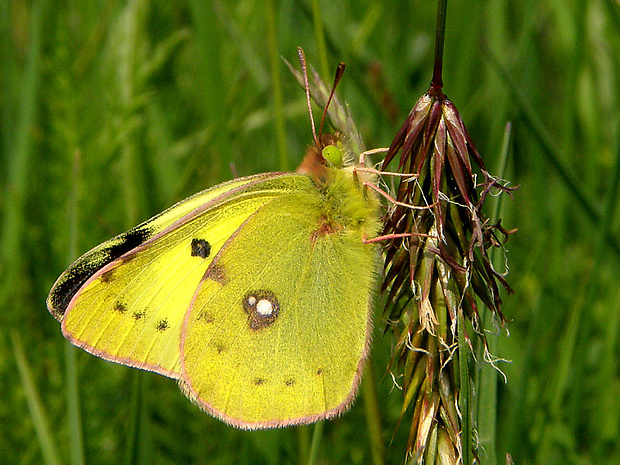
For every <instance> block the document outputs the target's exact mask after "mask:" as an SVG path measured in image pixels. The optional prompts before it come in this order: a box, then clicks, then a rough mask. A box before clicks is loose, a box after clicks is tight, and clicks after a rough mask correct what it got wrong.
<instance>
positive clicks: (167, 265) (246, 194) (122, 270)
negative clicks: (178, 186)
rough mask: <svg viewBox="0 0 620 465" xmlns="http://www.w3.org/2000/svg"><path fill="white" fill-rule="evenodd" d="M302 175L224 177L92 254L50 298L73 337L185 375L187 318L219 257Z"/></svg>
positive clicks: (113, 356) (116, 356)
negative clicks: (182, 342) (182, 357)
mask: <svg viewBox="0 0 620 465" xmlns="http://www.w3.org/2000/svg"><path fill="white" fill-rule="evenodd" d="M295 177H296V176H295V175H290V174H288V175H285V174H276V173H272V174H263V175H258V176H250V177H247V178H240V179H237V180H234V181H231V182H228V183H224V184H220V185H218V186H216V187H214V188H213V189H210V190H207V191H204V192H201V193H199V194H196V195H195V196H193V197H190V198H189V199H186V200H184V201H182V202H180V203H178V204H177V205H175V206H173V207H171V208H170V209H168V210H166V211H165V212H163V213H162V214H160V215H158V216H156V217H154V218H152V219H151V220H148V221H146V222H145V223H143V224H141V225H139V226H137V227H136V228H133V229H132V230H130V231H128V232H127V233H124V234H121V235H120V236H118V237H116V238H113V239H111V240H109V241H107V242H105V243H103V244H102V245H100V246H98V247H96V248H95V249H93V250H92V251H90V252H88V253H86V254H85V255H84V256H82V257H81V258H80V259H78V260H77V261H76V262H75V263H74V264H73V265H72V266H71V267H70V268H69V269H68V270H67V271H66V272H65V273H63V274H62V275H61V276H60V278H59V279H58V281H57V282H56V284H55V285H54V287H53V288H52V290H51V292H50V295H49V297H48V301H47V303H48V308H49V310H50V312H51V313H52V314H53V315H54V316H56V318H58V319H59V320H61V321H62V330H63V333H64V335H65V337H67V338H68V339H69V340H70V341H71V342H72V343H74V344H76V345H78V346H80V347H82V348H84V349H85V350H87V351H88V352H91V353H93V354H95V355H97V356H100V357H102V358H104V359H107V360H111V361H114V362H117V363H122V364H125V365H129V366H134V367H138V368H142V369H147V370H152V371H156V372H159V373H161V374H164V375H166V376H171V377H175V378H176V377H178V376H179V374H180V362H179V338H180V330H181V324H182V322H183V318H184V316H185V313H186V312H187V309H188V308H189V305H190V302H191V299H192V296H193V295H194V293H195V291H196V288H197V287H198V285H199V283H200V280H201V278H202V277H203V275H204V274H205V272H206V270H207V269H208V267H209V265H210V264H211V262H212V260H213V257H214V256H216V255H217V253H218V251H219V250H220V249H221V247H222V245H223V244H224V243H225V242H226V240H227V239H228V238H229V237H230V236H231V235H232V234H233V233H234V232H235V230H236V229H237V228H238V227H239V226H240V225H241V224H243V222H244V221H246V220H247V218H248V217H249V216H251V215H252V214H253V213H254V212H255V211H256V210H257V209H259V208H261V206H262V205H264V204H266V203H269V202H271V201H272V200H273V199H274V198H277V197H279V196H281V195H283V194H284V193H285V192H288V191H289V190H290V189H291V178H295Z"/></svg>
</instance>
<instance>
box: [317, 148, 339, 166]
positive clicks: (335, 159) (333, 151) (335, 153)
mask: <svg viewBox="0 0 620 465" xmlns="http://www.w3.org/2000/svg"><path fill="white" fill-rule="evenodd" d="M321 153H322V155H323V158H325V159H326V160H327V161H328V162H329V163H331V164H332V165H333V166H335V167H336V168H342V150H340V149H339V148H338V147H336V146H335V145H328V146H326V147H325V148H324V149H323V151H322V152H321Z"/></svg>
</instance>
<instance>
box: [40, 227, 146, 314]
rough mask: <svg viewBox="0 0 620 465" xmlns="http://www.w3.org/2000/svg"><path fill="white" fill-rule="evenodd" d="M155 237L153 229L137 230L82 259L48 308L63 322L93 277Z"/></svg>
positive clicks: (59, 283) (58, 285)
mask: <svg viewBox="0 0 620 465" xmlns="http://www.w3.org/2000/svg"><path fill="white" fill-rule="evenodd" d="M152 235H153V231H152V230H151V229H150V228H149V227H146V226H144V225H140V226H136V227H135V228H133V229H130V230H129V231H127V232H125V233H123V234H119V235H118V236H116V237H115V238H113V239H110V240H109V241H107V242H104V243H103V244H101V245H100V246H99V247H97V248H95V249H94V250H91V251H90V252H87V253H86V254H84V255H82V256H81V257H80V258H79V259H78V260H77V261H76V262H75V263H74V264H73V265H72V266H71V267H70V268H69V269H68V270H67V271H66V272H65V273H63V274H62V275H61V277H60V278H58V281H57V282H56V284H55V285H54V287H53V288H52V291H51V292H50V295H49V297H48V299H47V307H48V309H49V311H50V313H51V314H52V315H53V316H54V318H56V319H57V320H58V321H60V320H62V318H63V316H64V314H65V311H66V310H67V307H68V306H69V302H71V299H73V296H74V295H75V294H76V293H77V291H78V290H79V289H80V288H81V287H82V286H83V285H84V283H85V282H86V281H88V279H89V278H90V277H91V276H92V275H94V274H95V273H96V272H97V271H99V270H100V269H101V268H103V267H104V266H106V265H107V264H108V263H111V262H113V261H114V260H116V259H117V258H119V257H121V256H123V255H125V254H126V253H127V252H130V251H131V250H133V249H135V248H136V247H138V246H140V245H141V244H143V243H144V242H145V241H146V240H148V239H149V238H150V237H151V236H152Z"/></svg>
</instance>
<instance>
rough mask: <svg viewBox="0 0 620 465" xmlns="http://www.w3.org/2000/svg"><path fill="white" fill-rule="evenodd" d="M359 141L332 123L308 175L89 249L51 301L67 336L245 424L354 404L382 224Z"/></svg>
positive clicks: (180, 208)
mask: <svg viewBox="0 0 620 465" xmlns="http://www.w3.org/2000/svg"><path fill="white" fill-rule="evenodd" d="M300 60H301V61H302V68H303V70H304V74H303V75H304V79H305V87H306V93H307V98H308V105H310V91H309V84H308V79H307V72H306V67H305V59H303V52H302V51H300ZM317 79H318V78H317ZM317 82H318V81H317ZM336 83H337V81H336V82H335V84H336ZM334 88H335V85H334ZM332 96H333V88H332V93H331V94H330V99H331V97H332ZM330 99H328V102H327V104H326V106H325V108H327V107H328V106H329V100H330ZM338 105H339V106H340V104H339V103H338ZM342 108H344V107H342ZM342 108H341V109H342ZM310 115H311V116H312V114H311V113H310ZM323 117H325V113H324V115H323ZM312 125H313V131H314V122H312ZM321 126H322V124H321ZM351 140H352V139H351V138H350V137H346V136H344V135H343V134H338V133H336V134H331V135H321V131H319V136H318V137H317V136H316V135H315V144H314V146H312V147H311V148H310V149H309V150H308V152H307V154H306V157H305V159H304V161H303V163H302V164H301V166H300V167H299V169H298V170H297V172H295V173H266V174H258V175H254V176H248V177H242V178H239V179H235V180H232V181H229V182H225V183H223V184H220V185H217V186H215V187H212V188H210V189H207V190H205V191H203V192H200V193H198V194H195V195H194V196H192V197H189V198H187V199H185V200H183V201H181V202H179V203H177V204H176V205H174V206H172V207H171V208H169V209H167V210H166V211H164V212H163V213H160V214H159V215H156V216H155V217H153V218H151V219H149V220H147V221H145V222H144V223H142V224H140V225H138V226H136V227H134V228H132V229H130V230H129V231H127V232H125V233H123V234H120V235H118V236H116V237H114V238H112V239H110V240H108V241H107V242H104V243H103V244H101V245H99V246H97V247H95V248H94V249H92V250H91V251H89V252H87V253H85V254H84V255H82V256H81V257H80V258H79V259H78V260H77V261H76V262H75V263H73V264H72V265H71V266H70V267H69V268H68V269H67V270H66V271H65V272H64V273H62V275H61V276H60V277H59V278H58V280H57V281H56V283H55V284H54V285H53V287H52V289H51V291H50V294H49V296H48V299H47V306H48V309H49V311H50V312H51V314H52V315H53V316H54V317H55V318H56V319H57V320H59V321H60V322H61V326H62V333H63V334H64V336H65V337H66V338H67V339H68V340H69V341H70V342H71V343H73V344H75V345H76V346H79V347H81V348H83V349H84V350H86V351H87V352H90V353H91V354H94V355H96V356H99V357H101V358H103V359H106V360H109V361H113V362H116V363H120V364H123V365H128V366H131V367H135V368H140V369H144V370H150V371H154V372H157V373H160V374H162V375H165V376H168V377H171V378H174V379H176V380H178V383H179V385H180V387H181V389H182V391H183V392H184V394H186V395H187V396H188V397H189V398H190V399H191V400H192V401H194V402H195V403H196V404H197V405H198V406H199V407H200V408H202V409H203V410H205V411H206V412H208V413H210V414H212V415H213V416H215V417H217V418H219V419H221V420H223V421H224V422H226V423H228V424H230V425H232V426H235V427H238V428H243V429H257V428H271V427H283V426H290V425H296V424H305V423H310V422H313V421H316V420H320V419H326V418H330V417H333V416H335V415H337V414H339V413H341V412H342V411H344V410H345V409H346V408H347V407H348V406H349V405H350V404H351V402H352V400H353V398H354V397H355V394H356V391H357V386H358V384H359V381H360V377H361V373H362V369H363V364H364V359H365V358H366V356H367V353H368V350H369V341H370V333H371V328H372V321H371V312H372V304H373V295H374V288H375V284H376V281H377V274H378V265H379V253H378V250H377V246H376V245H375V244H373V243H370V242H369V240H370V239H372V238H374V237H376V236H377V234H378V233H379V230H380V220H379V211H380V203H379V201H378V199H377V197H376V194H375V192H374V191H372V190H370V189H368V188H366V187H365V185H364V183H365V181H367V179H366V177H367V176H368V174H367V173H364V172H362V171H358V170H357V169H356V160H357V155H356V153H354V150H352V149H351V146H352V143H351Z"/></svg>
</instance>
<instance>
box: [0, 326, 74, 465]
mask: <svg viewBox="0 0 620 465" xmlns="http://www.w3.org/2000/svg"><path fill="white" fill-rule="evenodd" d="M11 341H12V343H13V355H14V356H15V361H16V362H17V370H18V372H19V378H20V380H21V383H22V386H23V388H24V391H25V393H26V400H27V402H28V409H29V410H30V416H31V417H32V422H33V424H34V429H35V431H36V433H37V439H38V440H39V444H40V445H41V451H42V452H43V459H44V460H45V463H46V465H60V464H61V463H62V462H61V461H60V458H59V457H60V456H59V454H58V448H57V447H56V444H55V443H54V440H53V438H52V432H51V428H50V426H49V420H48V417H47V413H46V411H45V408H44V407H43V403H42V402H41V397H40V396H39V393H38V392H37V388H36V386H35V383H34V380H33V374H32V370H31V369H30V366H29V365H28V361H27V360H26V355H25V354H24V348H23V347H22V342H21V338H20V336H19V332H17V330H12V331H11Z"/></svg>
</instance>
